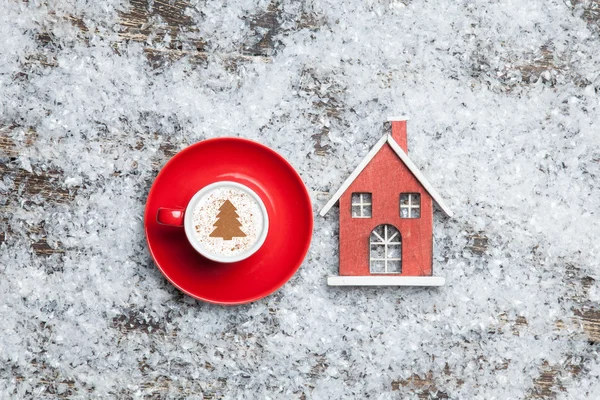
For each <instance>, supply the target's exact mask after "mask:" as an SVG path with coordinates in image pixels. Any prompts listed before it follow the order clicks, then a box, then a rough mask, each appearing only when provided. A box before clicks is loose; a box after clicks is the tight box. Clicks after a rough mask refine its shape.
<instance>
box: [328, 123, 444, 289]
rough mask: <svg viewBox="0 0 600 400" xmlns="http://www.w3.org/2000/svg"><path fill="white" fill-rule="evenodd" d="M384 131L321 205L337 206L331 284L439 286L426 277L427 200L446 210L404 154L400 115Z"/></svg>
mask: <svg viewBox="0 0 600 400" xmlns="http://www.w3.org/2000/svg"><path fill="white" fill-rule="evenodd" d="M390 121H391V133H386V134H385V135H384V136H383V137H382V138H381V139H380V140H379V141H378V142H377V143H376V144H375V146H374V147H373V148H372V149H371V151H370V152H369V153H368V154H367V156H366V157H365V158H364V159H363V161H362V162H361V163H360V164H359V165H358V167H357V168H356V169H355V170H354V172H352V174H351V175H350V177H348V179H347V180H346V181H345V182H344V184H343V185H342V186H341V187H340V189H339V190H338V191H337V192H336V193H335V195H334V196H333V197H332V198H331V199H330V200H329V202H328V203H327V204H326V205H325V207H323V209H322V210H321V215H322V216H324V215H325V214H326V213H327V212H328V211H329V210H330V209H331V208H332V207H333V205H334V204H335V203H336V202H339V210H340V233H339V254H340V266H339V272H340V276H332V277H329V278H328V280H327V282H328V284H329V285H333V286H347V285H348V286H349V285H352V286H379V285H397V286H442V285H444V283H445V279H444V278H442V277H434V276H432V272H433V271H432V264H433V259H432V252H433V203H436V204H437V205H438V206H439V208H440V209H441V210H442V211H443V212H445V213H446V215H448V216H452V212H451V211H450V209H449V208H448V207H447V206H446V204H445V203H444V202H443V200H442V199H441V198H440V196H439V194H438V193H437V192H436V191H435V190H434V189H433V187H432V186H431V185H430V184H429V182H427V180H426V179H425V177H424V176H423V174H421V172H420V171H419V170H418V169H417V167H416V166H415V165H414V164H413V163H412V161H411V160H410V159H409V158H408V155H407V153H408V148H407V137H406V118H402V117H397V118H390Z"/></svg>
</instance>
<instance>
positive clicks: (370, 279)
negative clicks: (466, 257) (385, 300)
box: [327, 275, 446, 286]
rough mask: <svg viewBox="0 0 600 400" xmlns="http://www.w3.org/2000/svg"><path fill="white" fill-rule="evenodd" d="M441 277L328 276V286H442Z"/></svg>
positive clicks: (444, 280) (443, 283) (443, 281)
mask: <svg viewBox="0 0 600 400" xmlns="http://www.w3.org/2000/svg"><path fill="white" fill-rule="evenodd" d="M445 284H446V278H442V277H441V276H381V275H371V276H329V277H327V285H329V286H444V285H445Z"/></svg>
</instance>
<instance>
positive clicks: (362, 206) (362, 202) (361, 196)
mask: <svg viewBox="0 0 600 400" xmlns="http://www.w3.org/2000/svg"><path fill="white" fill-rule="evenodd" d="M355 194H357V195H358V196H359V199H358V203H355V202H354V200H352V198H353V197H354V195H355ZM367 194H368V195H370V196H371V201H370V202H369V201H368V199H366V198H364V197H366V196H365V195H367ZM350 204H351V205H350V215H352V218H371V217H372V216H373V194H372V193H367V192H353V193H352V195H351V197H350ZM354 207H359V210H360V215H354ZM367 207H369V208H370V210H371V215H366V213H365V210H366V208H367Z"/></svg>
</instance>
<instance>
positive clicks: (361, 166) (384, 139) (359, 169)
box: [320, 135, 387, 217]
mask: <svg viewBox="0 0 600 400" xmlns="http://www.w3.org/2000/svg"><path fill="white" fill-rule="evenodd" d="M386 142H387V135H383V137H382V138H381V139H379V141H378V142H377V143H375V146H373V148H372V149H371V151H369V152H368V153H367V155H366V156H365V158H363V160H362V161H361V162H360V164H358V167H356V169H355V170H354V171H352V173H351V174H350V176H349V177H348V179H346V180H345V181H344V184H343V185H342V186H340V188H339V189H338V190H337V192H335V194H334V195H333V197H332V198H331V199H330V200H329V201H328V202H327V204H325V207H323V208H322V209H321V212H320V214H321V217H324V216H325V214H327V211H329V210H330V209H331V207H333V205H334V204H335V203H336V202H337V201H338V200H339V198H340V197H342V194H344V192H345V191H346V190H347V189H348V188H349V187H350V184H352V182H354V180H355V179H356V177H357V176H358V174H360V173H361V172H362V170H363V169H365V167H366V166H367V164H369V162H371V160H372V159H373V157H375V154H377V152H378V151H379V149H381V148H382V147H383V145H384V144H385V143H386Z"/></svg>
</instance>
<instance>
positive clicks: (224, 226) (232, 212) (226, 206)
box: [209, 200, 246, 240]
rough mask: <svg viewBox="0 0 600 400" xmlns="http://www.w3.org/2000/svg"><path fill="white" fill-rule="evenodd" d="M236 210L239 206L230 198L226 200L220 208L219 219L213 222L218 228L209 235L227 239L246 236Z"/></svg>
mask: <svg viewBox="0 0 600 400" xmlns="http://www.w3.org/2000/svg"><path fill="white" fill-rule="evenodd" d="M236 211H237V208H235V206H234V205H233V204H232V203H231V202H230V201H229V200H225V201H224V202H223V205H221V207H220V208H219V214H217V221H216V222H215V223H214V224H213V226H214V227H216V229H215V230H214V231H212V233H211V234H210V235H209V236H210V237H220V238H223V239H225V240H231V239H232V238H234V237H245V236H246V234H245V233H244V232H242V230H241V229H240V226H242V224H241V222H240V221H238V218H239V217H240V216H239V215H238V214H237V213H236Z"/></svg>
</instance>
